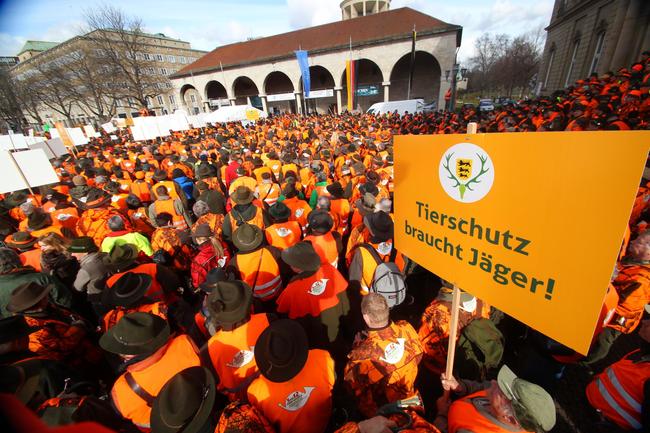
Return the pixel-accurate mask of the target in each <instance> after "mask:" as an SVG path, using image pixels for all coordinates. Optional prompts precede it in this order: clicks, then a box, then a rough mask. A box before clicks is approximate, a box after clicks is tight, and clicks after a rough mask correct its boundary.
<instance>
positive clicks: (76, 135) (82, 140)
mask: <svg viewBox="0 0 650 433" xmlns="http://www.w3.org/2000/svg"><path fill="white" fill-rule="evenodd" d="M65 130H66V132H67V133H68V135H69V136H70V140H72V143H74V145H75V146H83V145H86V144H88V143H89V140H88V137H86V136H85V135H84V133H83V131H82V129H81V128H65Z"/></svg>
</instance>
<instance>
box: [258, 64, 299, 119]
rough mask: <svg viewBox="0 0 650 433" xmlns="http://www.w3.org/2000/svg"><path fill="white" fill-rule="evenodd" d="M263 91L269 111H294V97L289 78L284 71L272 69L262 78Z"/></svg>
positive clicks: (275, 112)
mask: <svg viewBox="0 0 650 433" xmlns="http://www.w3.org/2000/svg"><path fill="white" fill-rule="evenodd" d="M264 93H266V102H267V104H266V105H267V108H268V111H269V113H272V114H280V113H283V112H287V111H288V112H291V113H295V112H296V97H295V95H294V89H293V83H292V82H291V78H289V77H288V76H287V74H285V73H284V72H280V71H273V72H271V73H270V74H269V75H267V76H266V79H265V80H264Z"/></svg>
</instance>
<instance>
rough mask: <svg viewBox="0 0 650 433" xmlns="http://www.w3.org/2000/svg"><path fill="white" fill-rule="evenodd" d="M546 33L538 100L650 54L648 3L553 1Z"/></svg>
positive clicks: (638, 0) (627, 0)
mask: <svg viewBox="0 0 650 433" xmlns="http://www.w3.org/2000/svg"><path fill="white" fill-rule="evenodd" d="M546 32H547V38H546V46H545V48H544V56H543V60H542V64H541V67H540V71H539V81H538V89H539V92H540V93H542V94H550V93H552V92H553V91H554V90H557V89H562V88H565V87H567V86H570V85H571V84H573V83H574V82H575V81H576V80H578V79H581V78H585V77H588V76H589V75H590V74H592V73H598V74H603V73H605V72H608V71H613V72H616V71H617V70H618V69H619V68H622V67H629V66H630V64H632V63H633V62H634V61H636V60H638V59H639V58H640V55H641V53H642V52H643V51H645V50H649V49H650V1H648V0H556V1H555V6H554V7H553V15H552V16H551V22H550V24H549V25H548V27H547V28H546Z"/></svg>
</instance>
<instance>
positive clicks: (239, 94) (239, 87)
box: [232, 76, 262, 110]
mask: <svg viewBox="0 0 650 433" xmlns="http://www.w3.org/2000/svg"><path fill="white" fill-rule="evenodd" d="M232 93H233V95H234V97H235V98H236V99H235V105H246V104H250V105H252V106H254V107H256V108H259V109H260V110H261V109H262V100H261V99H260V97H259V96H258V95H259V94H260V91H259V90H258V88H257V86H256V85H255V83H254V82H253V80H251V79H250V78H248V77H246V76H242V77H237V79H236V80H235V81H234V82H233V83H232Z"/></svg>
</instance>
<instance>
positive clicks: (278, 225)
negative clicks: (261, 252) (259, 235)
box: [264, 202, 302, 250]
mask: <svg viewBox="0 0 650 433" xmlns="http://www.w3.org/2000/svg"><path fill="white" fill-rule="evenodd" d="M269 217H270V218H271V220H272V222H273V224H272V225H271V226H269V227H267V228H266V229H264V234H265V236H266V242H268V244H269V245H272V246H274V247H276V248H277V249H279V250H284V249H286V248H289V247H291V246H293V245H295V244H297V243H298V242H300V239H301V238H302V229H301V227H300V224H299V223H298V222H297V221H289V218H290V217H291V209H289V208H288V207H287V205H286V204H284V203H283V202H276V203H275V204H274V205H273V206H271V207H270V208H269Z"/></svg>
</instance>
